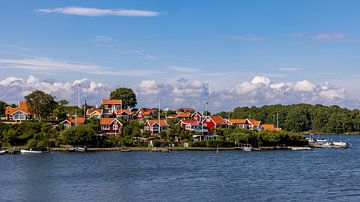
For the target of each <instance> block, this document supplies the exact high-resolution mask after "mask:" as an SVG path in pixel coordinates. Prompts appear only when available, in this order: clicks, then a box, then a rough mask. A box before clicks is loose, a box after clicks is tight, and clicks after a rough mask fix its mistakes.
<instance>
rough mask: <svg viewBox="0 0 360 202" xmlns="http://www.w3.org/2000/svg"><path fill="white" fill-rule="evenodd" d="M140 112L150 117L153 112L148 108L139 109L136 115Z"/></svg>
mask: <svg viewBox="0 0 360 202" xmlns="http://www.w3.org/2000/svg"><path fill="white" fill-rule="evenodd" d="M140 111H141V112H143V113H144V115H145V116H147V115H151V114H152V113H153V112H154V110H153V109H150V108H140V109H139V110H138V111H137V112H136V114H138V113H139V112H140Z"/></svg>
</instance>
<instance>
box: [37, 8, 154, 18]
mask: <svg viewBox="0 0 360 202" xmlns="http://www.w3.org/2000/svg"><path fill="white" fill-rule="evenodd" d="M36 11H38V12H42V13H60V14H64V15H78V16H91V17H97V16H128V17H156V16H159V15H160V13H159V12H157V11H148V10H132V9H101V8H86V7H63V8H44V9H37V10H36Z"/></svg>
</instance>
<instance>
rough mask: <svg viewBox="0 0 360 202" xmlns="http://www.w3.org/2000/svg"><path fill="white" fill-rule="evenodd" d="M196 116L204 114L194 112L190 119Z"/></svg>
mask: <svg viewBox="0 0 360 202" xmlns="http://www.w3.org/2000/svg"><path fill="white" fill-rule="evenodd" d="M195 115H200V116H202V114H201V113H200V112H194V113H192V114H191V115H190V117H194V116H195Z"/></svg>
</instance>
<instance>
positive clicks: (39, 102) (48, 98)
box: [25, 90, 57, 121]
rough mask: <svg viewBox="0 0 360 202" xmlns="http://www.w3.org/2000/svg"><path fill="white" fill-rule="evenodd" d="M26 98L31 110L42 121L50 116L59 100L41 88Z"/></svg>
mask: <svg viewBox="0 0 360 202" xmlns="http://www.w3.org/2000/svg"><path fill="white" fill-rule="evenodd" d="M25 100H26V103H27V104H28V106H29V110H30V112H31V113H32V114H33V115H34V116H35V118H37V119H38V120H40V121H41V120H43V119H46V118H47V117H49V115H50V114H51V113H52V112H53V111H54V109H55V108H56V106H57V102H56V101H55V98H54V97H53V96H52V95H49V94H46V93H44V92H42V91H39V90H36V91H33V92H32V93H30V94H29V95H27V96H25Z"/></svg>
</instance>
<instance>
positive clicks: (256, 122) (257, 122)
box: [247, 119, 260, 127]
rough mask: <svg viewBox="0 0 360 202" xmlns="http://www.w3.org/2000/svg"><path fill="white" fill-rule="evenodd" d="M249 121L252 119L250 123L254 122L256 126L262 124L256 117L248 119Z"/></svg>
mask: <svg viewBox="0 0 360 202" xmlns="http://www.w3.org/2000/svg"><path fill="white" fill-rule="evenodd" d="M247 120H248V121H250V123H252V124H253V125H254V126H256V127H257V126H259V124H260V121H257V120H255V119H247Z"/></svg>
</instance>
